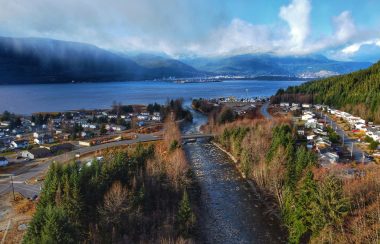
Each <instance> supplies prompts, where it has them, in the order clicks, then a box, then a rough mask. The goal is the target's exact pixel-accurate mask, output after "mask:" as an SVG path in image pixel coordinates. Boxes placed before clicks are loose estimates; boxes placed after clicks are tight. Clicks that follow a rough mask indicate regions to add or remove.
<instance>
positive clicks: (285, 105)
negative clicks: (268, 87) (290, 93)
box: [280, 103, 289, 107]
mask: <svg viewBox="0 0 380 244" xmlns="http://www.w3.org/2000/svg"><path fill="white" fill-rule="evenodd" d="M280 107H289V103H280Z"/></svg>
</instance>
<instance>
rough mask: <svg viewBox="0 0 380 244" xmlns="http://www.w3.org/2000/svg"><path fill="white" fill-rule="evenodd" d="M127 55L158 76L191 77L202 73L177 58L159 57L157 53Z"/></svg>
mask: <svg viewBox="0 0 380 244" xmlns="http://www.w3.org/2000/svg"><path fill="white" fill-rule="evenodd" d="M128 57H129V58H130V59H131V60H133V61H134V62H135V63H137V64H138V65H140V66H142V67H144V68H147V69H151V72H154V74H155V75H156V76H159V77H165V76H166V77H168V76H176V77H192V76H199V75H203V73H204V72H200V71H198V70H196V69H195V68H193V67H192V66H190V65H187V64H185V63H183V62H181V61H179V60H175V59H171V58H167V57H161V56H158V55H153V54H139V55H134V56H128Z"/></svg>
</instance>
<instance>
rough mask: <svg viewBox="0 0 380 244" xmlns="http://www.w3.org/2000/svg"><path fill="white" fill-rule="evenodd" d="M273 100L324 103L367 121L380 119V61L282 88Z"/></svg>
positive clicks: (379, 120) (378, 120)
mask: <svg viewBox="0 0 380 244" xmlns="http://www.w3.org/2000/svg"><path fill="white" fill-rule="evenodd" d="M303 95H306V96H303ZM276 99H277V100H278V101H279V100H281V101H285V100H288V101H292V100H293V101H299V102H313V103H320V104H322V103H324V104H328V105H330V106H332V107H335V108H339V109H343V110H345V111H347V112H351V113H353V114H355V115H358V116H361V117H363V118H365V119H367V120H370V121H371V120H373V121H376V122H380V62H378V63H376V64H374V65H373V66H371V67H370V68H368V69H364V70H360V71H357V72H353V73H350V74H347V75H341V76H336V77H331V78H327V79H322V80H317V81H311V82H307V83H305V84H302V85H300V86H296V87H289V88H288V89H286V90H285V91H284V90H279V91H278V92H277V96H276ZM301 100H302V101H301Z"/></svg>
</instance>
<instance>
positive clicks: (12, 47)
mask: <svg viewBox="0 0 380 244" xmlns="http://www.w3.org/2000/svg"><path fill="white" fill-rule="evenodd" d="M151 60H152V61H153V60H159V62H158V61H157V62H156V63H155V65H154V66H153V65H149V64H148V63H147V62H146V61H145V62H144V61H143V60H142V59H139V58H136V59H135V60H133V59H132V58H129V57H126V56H124V55H119V54H116V53H113V52H110V51H106V50H104V49H101V48H98V47H96V46H93V45H89V44H83V43H76V42H65V41H57V40H50V39H40V38H7V37H0V84H14V83H24V84H26V83H61V82H72V81H75V82H83V81H91V82H96V81H117V80H144V79H161V78H163V77H169V76H175V77H192V76H199V75H202V72H199V71H197V70H195V69H194V68H192V67H190V66H188V65H186V64H182V63H181V62H179V61H176V60H171V59H167V58H162V57H160V58H159V59H157V58H153V57H152V58H151Z"/></svg>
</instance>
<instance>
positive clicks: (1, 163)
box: [0, 157, 9, 166]
mask: <svg viewBox="0 0 380 244" xmlns="http://www.w3.org/2000/svg"><path fill="white" fill-rule="evenodd" d="M8 163H9V162H8V160H7V159H6V158H5V157H0V166H7V165H8Z"/></svg>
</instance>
